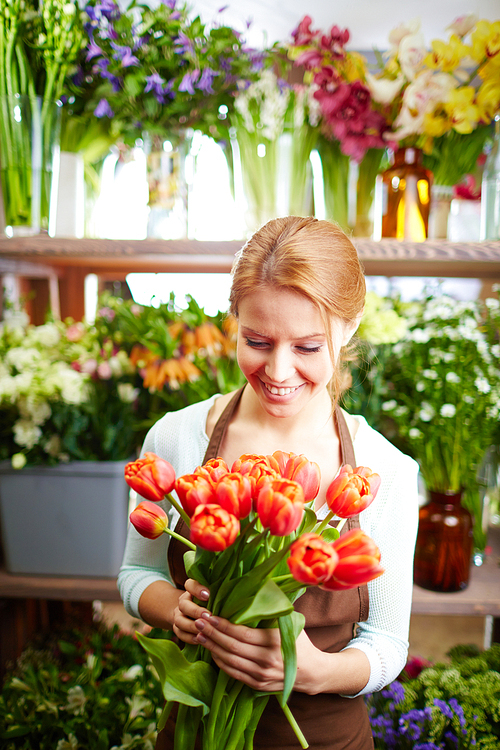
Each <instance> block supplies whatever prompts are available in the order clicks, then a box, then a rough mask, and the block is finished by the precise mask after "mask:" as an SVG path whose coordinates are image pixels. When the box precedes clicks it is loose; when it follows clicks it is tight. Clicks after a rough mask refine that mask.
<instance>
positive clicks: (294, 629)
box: [278, 610, 306, 706]
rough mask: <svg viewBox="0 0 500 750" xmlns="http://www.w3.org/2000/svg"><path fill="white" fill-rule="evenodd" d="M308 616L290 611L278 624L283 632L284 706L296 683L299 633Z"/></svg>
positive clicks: (282, 701) (281, 698)
mask: <svg viewBox="0 0 500 750" xmlns="http://www.w3.org/2000/svg"><path fill="white" fill-rule="evenodd" d="M305 621H306V618H305V617H304V615H303V614H302V613H301V612H295V610H294V611H293V612H290V614H288V615H283V616H282V617H280V618H279V620H278V626H279V629H280V634H281V653H282V654H283V664H284V665H285V680H284V684H283V693H282V695H281V697H280V703H281V705H282V706H283V705H284V704H285V703H286V702H287V700H288V698H289V697H290V693H291V692H292V690H293V686H294V684H295V678H296V676H297V648H296V641H297V638H298V636H299V633H300V632H301V630H302V629H303V628H304V624H305Z"/></svg>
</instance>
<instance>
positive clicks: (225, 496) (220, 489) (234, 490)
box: [215, 472, 252, 519]
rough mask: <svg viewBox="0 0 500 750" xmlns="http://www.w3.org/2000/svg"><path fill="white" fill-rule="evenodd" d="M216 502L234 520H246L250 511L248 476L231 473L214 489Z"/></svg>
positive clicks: (250, 486) (250, 485)
mask: <svg viewBox="0 0 500 750" xmlns="http://www.w3.org/2000/svg"><path fill="white" fill-rule="evenodd" d="M215 497H216V502H217V503H219V505H220V506H221V508H225V510H227V511H228V512H229V513H232V514H233V515H234V516H236V518H240V519H241V518H246V517H247V516H248V515H249V513H250V511H251V510H252V482H251V480H250V479H249V477H248V476H244V475H241V474H238V473H237V472H232V473H230V474H226V475H225V476H223V477H222V478H221V479H220V480H219V481H218V483H217V486H216V488H215Z"/></svg>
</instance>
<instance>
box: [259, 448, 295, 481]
mask: <svg viewBox="0 0 500 750" xmlns="http://www.w3.org/2000/svg"><path fill="white" fill-rule="evenodd" d="M295 455H296V454H295V453H285V452H284V451H274V453H273V455H272V456H266V458H267V460H268V462H269V466H271V467H272V468H273V469H275V470H276V471H277V472H278V474H280V475H281V476H282V477H284V476H285V469H286V465H287V463H288V461H289V460H290V459H291V458H293V456H295ZM288 479H290V477H288Z"/></svg>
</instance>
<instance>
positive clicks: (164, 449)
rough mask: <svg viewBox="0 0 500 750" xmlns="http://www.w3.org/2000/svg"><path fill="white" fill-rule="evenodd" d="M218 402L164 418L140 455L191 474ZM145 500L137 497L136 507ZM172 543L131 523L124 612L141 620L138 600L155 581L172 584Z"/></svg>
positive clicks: (173, 517)
mask: <svg viewBox="0 0 500 750" xmlns="http://www.w3.org/2000/svg"><path fill="white" fill-rule="evenodd" d="M215 398H216V396H213V397H212V398H210V399H208V401H202V402H200V403H198V404H192V405H191V406H188V407H186V408H185V409H181V410H180V411H177V412H168V413H167V414H165V416H163V417H162V418H161V419H160V420H159V421H158V422H156V424H154V425H153V427H152V428H151V429H150V431H149V432H148V434H147V435H146V438H145V440H144V445H143V446H142V452H141V455H143V454H144V453H146V452H147V451H149V452H151V453H156V455H157V456H160V457H161V458H164V459H166V460H167V461H169V462H170V463H171V464H172V466H173V467H174V469H175V473H176V476H181V475H182V474H187V473H190V472H192V471H193V470H194V469H195V468H196V467H197V466H199V465H200V464H201V463H202V461H203V456H204V454H205V451H206V449H207V446H208V437H207V435H206V432H205V424H206V419H207V415H208V411H209V409H210V407H211V406H212V404H213V402H214V400H215ZM143 499H144V498H142V497H141V496H140V495H136V498H135V502H134V507H136V506H137V504H138V503H140V502H141V501H142V500H143ZM158 505H160V506H161V507H162V508H163V510H164V511H165V512H166V513H167V515H168V517H169V527H170V528H173V529H175V526H176V524H177V521H178V519H179V514H178V512H177V511H176V510H175V508H173V507H172V506H171V505H170V503H168V502H167V501H166V500H163V501H161V502H160V503H158ZM169 541H170V536H169V535H168V534H162V535H161V536H160V537H159V538H158V539H146V538H145V537H143V536H141V535H140V534H139V533H138V532H137V531H136V530H135V528H134V527H133V526H132V524H130V523H129V526H128V532H127V542H126V545H125V552H124V556H123V562H122V565H121V568H120V572H119V574H118V589H119V591H120V596H121V598H122V601H123V605H124V607H125V609H126V610H127V612H128V613H129V614H130V615H132V616H133V617H138V618H140V614H139V599H140V598H141V595H142V593H143V592H144V591H145V589H146V588H147V587H148V586H149V585H150V584H152V583H154V582H155V581H167V582H168V583H172V578H171V576H170V572H169V569H168V563H167V552H168V545H169Z"/></svg>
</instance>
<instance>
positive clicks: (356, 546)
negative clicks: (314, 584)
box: [321, 529, 384, 591]
mask: <svg viewBox="0 0 500 750" xmlns="http://www.w3.org/2000/svg"><path fill="white" fill-rule="evenodd" d="M333 548H334V549H335V551H336V553H337V554H338V556H339V561H338V564H337V567H336V568H335V570H334V572H333V575H332V577H331V578H329V579H328V580H327V581H325V582H324V583H323V584H322V585H321V588H322V589H325V590H327V591H337V590H340V589H353V588H356V587H357V586H362V585H363V584H364V583H368V581H372V580H373V579H374V578H378V577H379V576H381V575H382V573H383V572H384V569H383V568H382V567H381V565H380V550H379V548H378V547H377V545H376V544H375V542H374V541H373V539H370V537H369V536H367V535H366V534H365V533H364V532H363V531H361V529H352V530H351V531H348V532H347V533H346V534H341V536H340V537H339V538H338V539H336V540H335V541H334V542H333Z"/></svg>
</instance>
